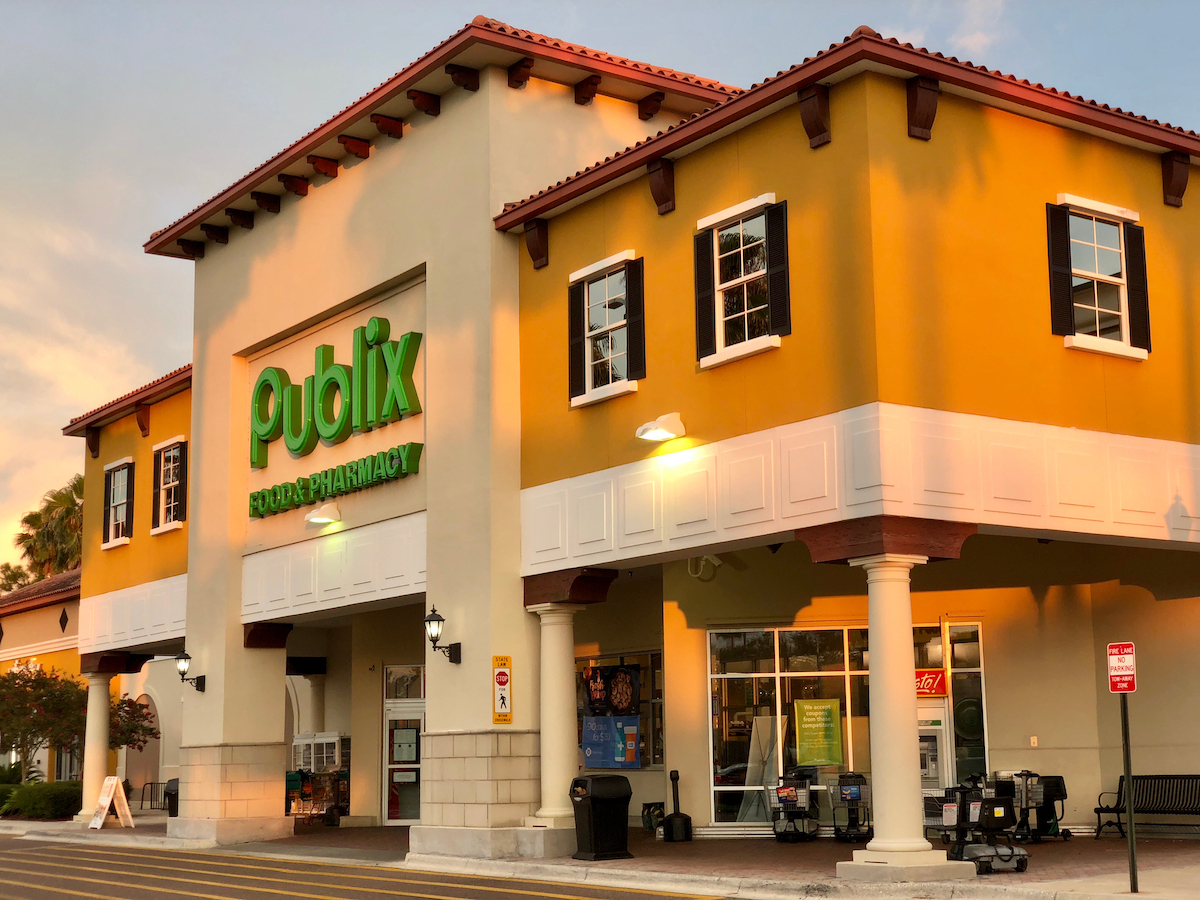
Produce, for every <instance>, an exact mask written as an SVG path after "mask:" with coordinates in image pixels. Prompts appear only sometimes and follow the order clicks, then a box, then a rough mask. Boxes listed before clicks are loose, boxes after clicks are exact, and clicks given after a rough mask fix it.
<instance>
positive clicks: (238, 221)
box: [225, 195, 274, 229]
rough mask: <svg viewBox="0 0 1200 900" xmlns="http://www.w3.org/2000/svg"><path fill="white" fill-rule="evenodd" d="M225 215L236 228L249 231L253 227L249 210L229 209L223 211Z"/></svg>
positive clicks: (251, 214)
mask: <svg viewBox="0 0 1200 900" xmlns="http://www.w3.org/2000/svg"><path fill="white" fill-rule="evenodd" d="M271 196H274V195H271ZM225 215H227V216H229V221H230V222H232V223H233V224H234V225H235V226H237V227H238V228H245V229H251V228H253V227H254V213H252V212H250V211H249V210H245V209H234V208H233V207H230V208H229V209H227V210H225Z"/></svg>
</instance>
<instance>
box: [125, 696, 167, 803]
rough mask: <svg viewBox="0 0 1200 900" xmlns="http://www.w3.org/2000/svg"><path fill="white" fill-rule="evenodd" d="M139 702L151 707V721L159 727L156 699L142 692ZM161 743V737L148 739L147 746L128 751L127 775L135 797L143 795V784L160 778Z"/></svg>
mask: <svg viewBox="0 0 1200 900" xmlns="http://www.w3.org/2000/svg"><path fill="white" fill-rule="evenodd" d="M137 702H138V703H140V704H142V706H145V707H148V708H149V710H150V722H151V724H152V725H154V727H155V728H157V727H158V723H159V719H158V709H157V708H156V707H155V705H154V701H153V700H152V699H151V698H150V697H149V695H147V694H142V695H141V696H140V697H138V698H137ZM161 743H162V739H161V738H155V739H154V740H152V741H147V742H146V746H145V747H143V748H142V749H141V750H129V751H128V752H127V754H126V756H125V777H126V778H128V779H129V785H130V787H132V788H133V796H134V797H138V796H141V792H142V785H144V784H148V783H150V782H152V781H158V780H159V777H158V775H159V763H160V760H161V756H160V753H161V747H160V744H161Z"/></svg>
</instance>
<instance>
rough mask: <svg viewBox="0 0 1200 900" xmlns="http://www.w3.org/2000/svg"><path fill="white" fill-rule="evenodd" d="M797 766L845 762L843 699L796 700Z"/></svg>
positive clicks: (836, 764) (833, 764) (834, 764)
mask: <svg viewBox="0 0 1200 900" xmlns="http://www.w3.org/2000/svg"><path fill="white" fill-rule="evenodd" d="M795 706H796V765H798V766H840V765H841V764H842V701H841V700H797V701H795Z"/></svg>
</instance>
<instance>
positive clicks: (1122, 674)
mask: <svg viewBox="0 0 1200 900" xmlns="http://www.w3.org/2000/svg"><path fill="white" fill-rule="evenodd" d="M1108 690H1109V692H1110V693H1113V694H1132V693H1133V692H1134V691H1136V690H1137V662H1136V659H1135V657H1134V655H1133V643H1132V642H1131V641H1123V642H1121V643H1119V644H1109V645H1108Z"/></svg>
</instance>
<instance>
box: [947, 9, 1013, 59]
mask: <svg viewBox="0 0 1200 900" xmlns="http://www.w3.org/2000/svg"><path fill="white" fill-rule="evenodd" d="M1004 3H1005V0H963V2H961V3H955V4H953V5H952V7H951V8H952V9H954V10H955V11H956V12H957V13H958V17H957V18H958V24H957V26H956V28H955V30H954V32H953V33H952V34H951V35H950V47H951V49H952V50H953V51H954V52H956V53H964V54H970V55H975V56H978V55H979V54H980V53H983V52H984V51H986V50H987V49H988V48H989V47H991V46H992V45H993V44H994V43H996V41H997V40H999V39H1000V38H1001V37H1002V31H1003V28H1002V25H1001V22H1002V20H1003V18H1004Z"/></svg>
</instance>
